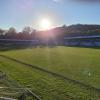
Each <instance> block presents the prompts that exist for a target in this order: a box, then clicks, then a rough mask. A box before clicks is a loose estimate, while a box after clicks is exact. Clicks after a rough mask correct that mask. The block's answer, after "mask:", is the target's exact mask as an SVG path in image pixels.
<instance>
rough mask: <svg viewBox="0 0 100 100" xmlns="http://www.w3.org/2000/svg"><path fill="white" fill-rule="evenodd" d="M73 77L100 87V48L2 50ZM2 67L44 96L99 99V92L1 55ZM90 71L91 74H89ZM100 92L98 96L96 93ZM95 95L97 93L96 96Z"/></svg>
mask: <svg viewBox="0 0 100 100" xmlns="http://www.w3.org/2000/svg"><path fill="white" fill-rule="evenodd" d="M1 54H3V55H7V56H9V57H12V58H16V59H18V60H20V61H24V62H26V63H29V64H32V65H37V66H39V67H41V68H44V69H46V70H49V71H52V72H56V73H58V74H61V75H64V76H66V77H69V78H71V79H75V80H77V81H81V82H83V83H85V84H89V85H91V86H94V87H97V88H100V61H99V60H100V50H99V49H91V48H76V47H57V48H47V47H45V48H31V49H21V50H11V51H5V52H1ZM0 61H1V62H2V63H0V69H1V70H3V71H4V72H6V73H7V74H8V75H9V76H10V77H11V78H12V79H14V80H15V81H17V82H18V83H19V84H20V85H22V86H25V87H30V88H32V90H33V91H35V92H36V94H38V95H39V96H40V97H41V98H42V99H43V100H72V99H73V100H90V99H92V100H99V99H100V98H99V97H98V93H96V92H94V91H91V92H90V90H87V89H86V88H84V87H82V86H80V85H78V84H73V82H70V81H67V80H64V79H62V78H59V77H55V76H52V75H50V74H47V73H45V72H42V71H39V70H36V69H33V68H31V67H26V66H24V65H22V64H19V63H16V62H13V61H10V60H7V59H5V58H0ZM89 72H90V73H91V75H90V76H89ZM96 95H97V96H96ZM93 96H94V97H93Z"/></svg>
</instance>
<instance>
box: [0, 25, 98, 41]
mask: <svg viewBox="0 0 100 100" xmlns="http://www.w3.org/2000/svg"><path fill="white" fill-rule="evenodd" d="M90 35H100V25H87V24H85V25H83V24H77V25H70V26H66V25H63V26H61V27H56V28H53V29H51V30H46V31H37V30H35V29H33V28H31V27H25V28H24V29H23V30H22V31H21V32H17V30H16V29H15V28H14V27H11V28H9V30H4V29H0V38H1V39H26V40H31V39H44V38H47V39H51V38H57V39H61V38H63V37H65V36H66V37H71V36H90Z"/></svg>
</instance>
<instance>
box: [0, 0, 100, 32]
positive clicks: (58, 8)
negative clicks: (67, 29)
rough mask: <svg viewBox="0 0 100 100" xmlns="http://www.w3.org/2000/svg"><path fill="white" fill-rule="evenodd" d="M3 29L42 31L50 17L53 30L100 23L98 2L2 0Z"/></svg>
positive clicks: (99, 4)
mask: <svg viewBox="0 0 100 100" xmlns="http://www.w3.org/2000/svg"><path fill="white" fill-rule="evenodd" d="M0 13H1V14H0V28H3V29H8V28H10V27H15V28H16V29H17V30H18V31H20V30H21V29H23V28H24V27H25V26H30V27H33V28H34V29H37V30H39V29H40V26H39V25H40V23H41V20H42V19H44V18H47V19H48V20H50V21H51V22H52V27H57V26H61V25H64V24H66V25H72V24H100V2H99V0H0Z"/></svg>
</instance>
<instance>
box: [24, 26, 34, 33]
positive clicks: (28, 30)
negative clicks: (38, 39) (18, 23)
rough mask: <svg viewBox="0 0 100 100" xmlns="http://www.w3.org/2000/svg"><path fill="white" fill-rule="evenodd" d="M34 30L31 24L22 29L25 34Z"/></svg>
mask: <svg viewBox="0 0 100 100" xmlns="http://www.w3.org/2000/svg"><path fill="white" fill-rule="evenodd" d="M32 31H33V29H32V28H31V27H29V26H27V27H25V28H24V29H23V31H22V33H24V34H30V33H31V32H32Z"/></svg>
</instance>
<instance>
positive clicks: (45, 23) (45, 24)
mask: <svg viewBox="0 0 100 100" xmlns="http://www.w3.org/2000/svg"><path fill="white" fill-rule="evenodd" d="M40 27H41V29H42V30H48V29H50V28H51V21H50V20H49V19H47V18H44V19H42V20H41V22H40Z"/></svg>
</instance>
